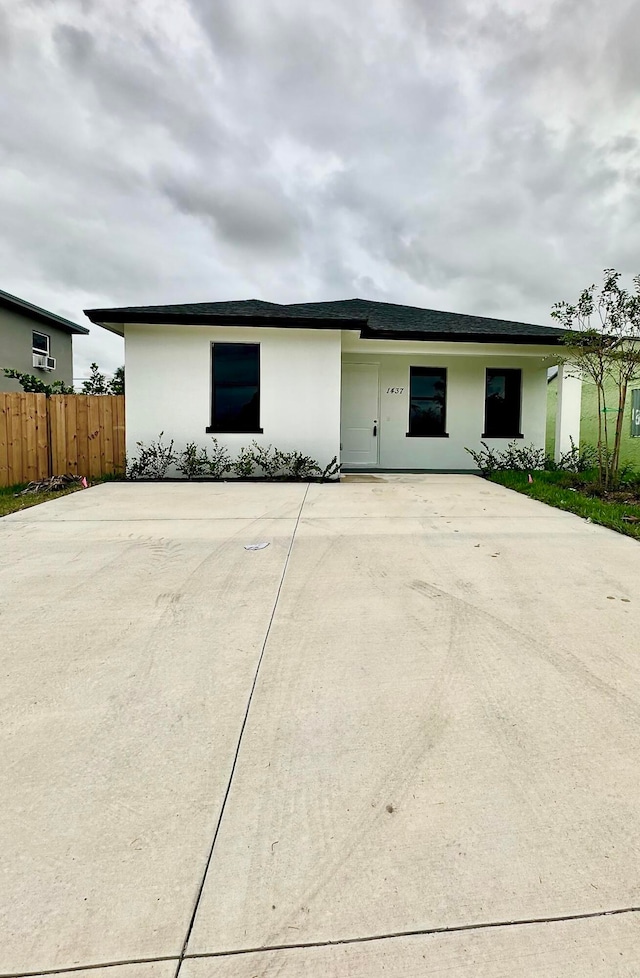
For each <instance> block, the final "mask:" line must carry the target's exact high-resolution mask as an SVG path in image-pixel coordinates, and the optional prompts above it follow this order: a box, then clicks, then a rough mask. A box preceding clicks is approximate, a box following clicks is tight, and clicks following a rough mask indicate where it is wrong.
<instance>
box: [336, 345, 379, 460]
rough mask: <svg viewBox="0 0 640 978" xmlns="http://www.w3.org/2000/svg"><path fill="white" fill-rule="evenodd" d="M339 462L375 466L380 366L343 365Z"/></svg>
mask: <svg viewBox="0 0 640 978" xmlns="http://www.w3.org/2000/svg"><path fill="white" fill-rule="evenodd" d="M340 419H341V420H340V429H341V430H340V441H341V445H342V450H341V453H340V461H341V462H342V464H343V465H376V463H377V461H378V422H379V416H378V364H377V363H343V364H342V411H341V415H340Z"/></svg>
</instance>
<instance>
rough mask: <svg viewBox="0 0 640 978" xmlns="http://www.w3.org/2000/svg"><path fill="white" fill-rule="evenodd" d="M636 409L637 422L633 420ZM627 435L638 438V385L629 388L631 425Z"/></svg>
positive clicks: (639, 399) (639, 397) (639, 403)
mask: <svg viewBox="0 0 640 978" xmlns="http://www.w3.org/2000/svg"><path fill="white" fill-rule="evenodd" d="M636 405H637V406H636ZM636 411H637V412H638V421H637V422H636V421H635V420H634V416H635V413H636ZM629 437H630V438H640V388H638V387H632V388H631V427H630V432H629Z"/></svg>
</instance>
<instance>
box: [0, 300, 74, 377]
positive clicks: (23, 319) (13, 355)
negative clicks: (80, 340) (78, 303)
mask: <svg viewBox="0 0 640 978" xmlns="http://www.w3.org/2000/svg"><path fill="white" fill-rule="evenodd" d="M88 332H89V330H88V329H86V328H85V327H84V326H77V325H76V323H71V322H69V320H68V319H63V318H62V317H61V316H56V315H55V313H53V312H47V310H46V309H40V307H39V306H34V305H32V304H31V303H30V302H26V301H25V300H24V299H18V298H17V296H15V295H9V293H8V292H2V291H0V391H20V390H22V388H21V386H20V384H19V383H18V381H17V380H9V379H8V378H7V377H5V376H4V369H3V368H4V367H9V368H13V369H14V370H19V371H20V373H24V374H34V375H35V376H36V377H38V378H39V379H40V380H42V381H44V383H45V384H51V383H52V382H53V381H54V380H63V381H64V382H65V384H72V383H73V352H72V348H71V338H72V336H73V334H74V333H76V334H79V335H80V334H81V335H85V334H87V333H88Z"/></svg>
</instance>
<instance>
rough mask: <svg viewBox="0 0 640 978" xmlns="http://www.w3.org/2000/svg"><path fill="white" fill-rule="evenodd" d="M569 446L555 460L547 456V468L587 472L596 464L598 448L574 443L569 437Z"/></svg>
mask: <svg viewBox="0 0 640 978" xmlns="http://www.w3.org/2000/svg"><path fill="white" fill-rule="evenodd" d="M570 441H571V448H570V449H569V451H568V452H564V453H563V454H562V455H561V456H560V459H559V460H558V461H557V462H556V461H554V459H553V458H552V457H549V458H548V463H549V464H548V465H547V468H548V469H551V471H554V470H557V471H560V472H588V471H589V469H594V468H596V467H597V465H598V450H597V449H596V448H594V446H593V445H580V446H579V447H578V445H576V444H575V442H574V440H573V438H571V439H570Z"/></svg>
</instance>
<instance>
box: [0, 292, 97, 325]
mask: <svg viewBox="0 0 640 978" xmlns="http://www.w3.org/2000/svg"><path fill="white" fill-rule="evenodd" d="M0 306H2V307H3V308H5V309H10V310H11V311H12V312H16V313H18V314H20V315H22V316H27V317H28V318H29V319H32V320H34V322H37V323H45V324H46V325H47V326H55V327H57V329H63V330H64V331H65V332H67V333H75V334H77V335H79V336H88V334H89V330H88V329H87V327H86V326H79V325H78V324H77V323H72V322H71V321H70V320H69V319H63V318H62V316H57V315H56V314H55V313H54V312H48V311H47V310H46V309H41V308H40V306H34V305H33V304H32V303H31V302H27V301H26V300H25V299H19V298H18V296H15V295H10V294H9V293H8V292H2V291H1V290H0Z"/></svg>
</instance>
